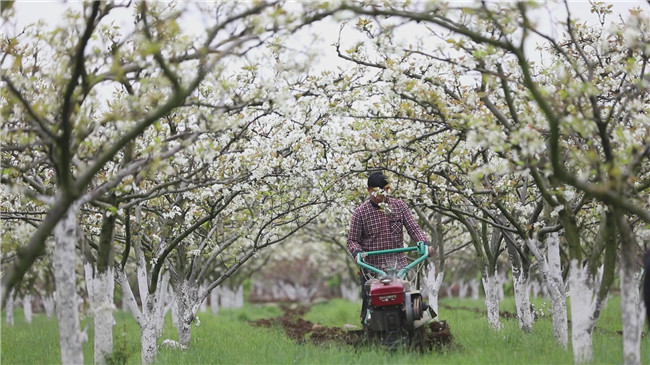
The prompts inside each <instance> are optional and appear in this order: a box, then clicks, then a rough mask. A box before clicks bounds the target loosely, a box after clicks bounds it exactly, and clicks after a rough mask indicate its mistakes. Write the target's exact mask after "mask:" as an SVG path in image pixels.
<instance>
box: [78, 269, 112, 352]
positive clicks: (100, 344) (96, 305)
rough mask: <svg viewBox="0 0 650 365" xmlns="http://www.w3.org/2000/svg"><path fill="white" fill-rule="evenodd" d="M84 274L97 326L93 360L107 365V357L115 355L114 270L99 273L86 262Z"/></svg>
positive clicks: (91, 310)
mask: <svg viewBox="0 0 650 365" xmlns="http://www.w3.org/2000/svg"><path fill="white" fill-rule="evenodd" d="M84 272H85V274H86V275H85V276H86V290H87V292H88V299H89V302H90V313H91V314H92V316H93V324H94V326H95V337H94V343H93V346H94V347H93V353H94V354H93V358H94V360H95V364H105V363H106V359H105V358H106V355H110V354H112V353H113V326H114V325H115V320H114V318H113V311H115V304H114V303H113V292H114V289H115V280H114V278H113V277H114V276H113V268H112V267H109V268H108V270H106V271H105V272H103V273H99V272H97V271H96V270H95V269H94V268H93V267H92V265H91V264H90V263H89V262H86V263H85V264H84Z"/></svg>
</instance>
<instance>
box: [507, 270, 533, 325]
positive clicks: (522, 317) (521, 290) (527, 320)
mask: <svg viewBox="0 0 650 365" xmlns="http://www.w3.org/2000/svg"><path fill="white" fill-rule="evenodd" d="M522 271H523V270H522V269H521V268H517V267H513V268H512V282H513V284H514V291H515V308H516V310H517V320H518V321H519V328H520V329H521V330H522V331H524V332H527V333H529V332H531V331H532V330H533V314H532V313H531V311H530V297H529V291H528V275H527V274H526V273H523V272H522Z"/></svg>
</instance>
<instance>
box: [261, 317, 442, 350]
mask: <svg viewBox="0 0 650 365" xmlns="http://www.w3.org/2000/svg"><path fill="white" fill-rule="evenodd" d="M282 309H283V311H284V314H283V315H282V316H279V317H275V318H267V319H259V320H256V321H250V323H251V324H252V325H254V326H262V327H276V326H277V327H281V328H282V329H283V330H284V332H285V333H286V334H287V336H288V337H289V338H291V339H293V340H294V341H296V342H298V343H313V344H315V345H322V344H341V345H350V346H354V347H360V346H369V345H372V344H373V343H374V342H373V341H372V340H371V339H368V338H367V336H366V335H365V333H364V331H363V330H345V329H343V328H340V327H326V326H323V325H321V324H319V323H313V322H311V321H307V320H305V319H304V318H302V317H303V316H304V315H305V313H307V311H309V308H308V307H297V308H290V307H288V306H284V307H282ZM452 341H453V336H452V334H451V331H450V329H449V325H448V324H447V322H446V321H440V322H438V321H433V322H430V323H428V324H426V325H425V326H424V328H423V341H422V342H423V343H422V348H421V350H423V351H427V350H428V351H432V350H436V349H439V348H441V347H442V346H448V345H451V344H452Z"/></svg>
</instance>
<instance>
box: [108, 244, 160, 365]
mask: <svg viewBox="0 0 650 365" xmlns="http://www.w3.org/2000/svg"><path fill="white" fill-rule="evenodd" d="M134 246H135V245H134ZM136 260H137V264H138V266H140V265H142V267H138V268H137V270H136V272H137V279H138V287H139V289H140V290H141V292H140V298H141V300H142V309H140V307H138V302H137V301H136V299H135V297H134V295H133V291H132V290H131V286H130V284H129V281H128V280H127V278H126V274H125V273H124V272H123V271H119V272H118V273H117V280H118V282H119V283H120V285H121V286H122V293H123V295H122V300H124V301H126V304H127V306H128V308H129V309H130V310H131V313H132V314H133V316H134V317H135V319H136V321H137V322H138V324H139V325H140V345H141V352H140V361H141V362H142V364H150V363H152V362H153V361H154V360H155V359H156V354H157V349H158V347H157V341H158V338H159V337H160V336H161V335H162V330H163V325H164V323H165V321H164V319H165V318H164V317H163V315H164V303H165V298H166V291H167V285H168V282H169V274H168V273H165V274H163V275H162V280H161V282H159V284H158V286H157V290H156V292H155V293H153V294H151V293H149V291H148V282H147V271H146V267H145V261H144V256H143V255H142V254H141V251H139V250H138V249H137V247H136ZM142 290H144V291H142Z"/></svg>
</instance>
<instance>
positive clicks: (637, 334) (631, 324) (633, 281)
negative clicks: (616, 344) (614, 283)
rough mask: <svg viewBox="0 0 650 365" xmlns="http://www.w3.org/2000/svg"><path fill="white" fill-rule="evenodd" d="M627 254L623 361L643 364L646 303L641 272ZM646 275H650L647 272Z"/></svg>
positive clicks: (623, 275)
mask: <svg viewBox="0 0 650 365" xmlns="http://www.w3.org/2000/svg"><path fill="white" fill-rule="evenodd" d="M626 256H627V255H626V254H625V253H622V254H621V259H622V262H621V278H620V280H621V320H622V323H623V363H624V364H625V365H640V364H641V332H642V330H643V322H644V320H645V310H644V307H645V306H644V305H643V304H642V303H641V296H640V292H639V287H640V283H641V273H639V272H637V271H636V270H635V267H636V265H635V264H634V262H626V261H627V260H626V259H625V257H626ZM646 275H650V274H649V273H646Z"/></svg>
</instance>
